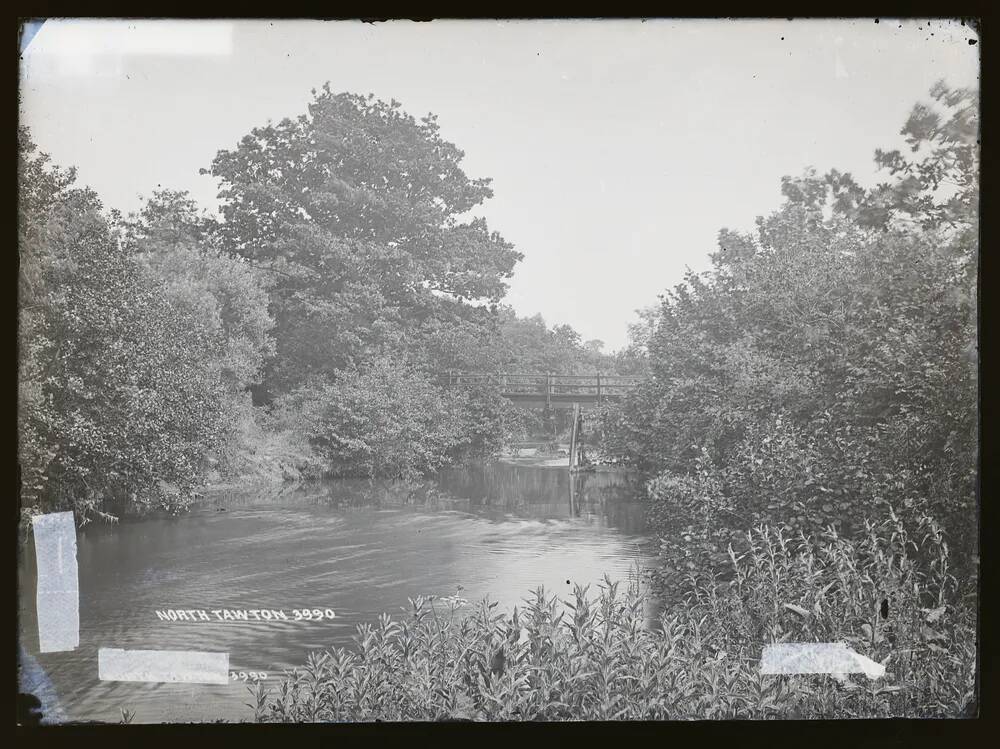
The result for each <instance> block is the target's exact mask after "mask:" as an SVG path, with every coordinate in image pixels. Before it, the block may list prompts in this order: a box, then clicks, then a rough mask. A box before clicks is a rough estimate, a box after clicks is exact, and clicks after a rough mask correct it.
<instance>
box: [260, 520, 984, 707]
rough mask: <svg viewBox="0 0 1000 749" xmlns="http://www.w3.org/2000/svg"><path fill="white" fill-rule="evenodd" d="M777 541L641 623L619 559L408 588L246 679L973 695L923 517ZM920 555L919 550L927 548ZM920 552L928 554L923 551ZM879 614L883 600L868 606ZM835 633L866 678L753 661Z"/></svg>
mask: <svg viewBox="0 0 1000 749" xmlns="http://www.w3.org/2000/svg"><path fill="white" fill-rule="evenodd" d="M866 527H867V535H866V537H865V538H864V539H863V540H861V541H859V542H858V543H856V544H855V543H851V542H850V541H847V540H845V539H843V538H841V537H839V536H837V535H836V533H833V532H829V533H827V534H824V535H820V536H814V537H805V536H800V537H799V538H798V540H794V539H793V536H792V532H791V531H790V529H788V528H780V527H779V528H759V529H756V530H754V531H752V532H751V533H750V534H749V535H748V537H747V551H746V553H744V554H743V555H740V556H737V555H736V554H735V553H734V554H733V555H732V558H731V560H730V564H731V569H730V579H729V580H728V581H720V580H718V579H715V578H714V577H712V576H701V577H699V576H695V577H694V578H693V579H692V580H691V582H692V587H691V588H690V589H689V592H688V595H687V597H686V600H685V601H684V602H683V603H682V604H680V605H678V606H676V607H674V608H672V609H669V610H667V611H666V612H665V613H664V614H663V615H662V617H661V622H660V626H659V627H658V628H650V627H646V626H644V620H645V616H644V610H645V608H646V604H647V601H646V597H645V594H643V593H642V592H641V590H640V587H639V584H638V582H637V580H638V578H637V576H633V577H632V578H631V579H630V580H629V581H628V584H627V589H626V590H624V591H622V592H619V584H618V583H612V582H611V581H610V580H607V579H605V583H604V584H603V585H602V586H600V590H599V594H598V595H597V597H596V598H594V597H591V596H588V591H587V589H585V588H580V587H579V586H577V588H576V590H575V593H574V596H573V599H572V600H571V601H566V602H564V603H563V605H562V606H559V605H558V603H557V601H556V599H555V597H546V595H545V593H544V591H543V590H541V589H540V590H538V591H536V592H535V594H534V596H533V597H532V598H531V599H530V600H529V601H528V602H527V604H526V606H525V607H524V608H523V609H521V610H519V609H517V608H515V609H514V611H513V612H512V613H511V614H505V613H502V612H499V611H498V610H497V604H496V603H495V602H489V601H482V602H481V603H480V604H479V605H478V606H477V607H476V610H475V612H474V613H473V614H471V615H468V616H464V617H463V616H461V614H460V610H461V608H462V606H463V604H464V602H463V601H461V600H460V599H456V598H455V597H451V598H447V599H440V600H439V599H435V598H433V597H431V598H418V599H416V600H411V602H410V604H411V605H410V610H409V613H408V614H407V615H406V616H405V617H404V618H403V619H401V620H394V619H392V618H391V617H389V616H388V615H385V614H383V615H382V617H381V618H380V619H379V621H378V623H377V624H376V625H374V626H373V625H368V624H365V625H361V626H359V628H358V636H357V638H356V640H357V647H356V649H355V650H353V651H351V650H347V649H344V648H334V649H332V650H330V651H327V652H325V653H322V654H318V653H313V654H311V655H310V656H309V658H308V661H307V664H306V665H305V666H304V667H302V668H299V669H295V670H293V671H292V672H290V673H289V674H288V675H287V678H286V679H284V680H283V681H282V682H281V683H280V684H279V685H278V686H277V687H276V688H275V689H273V690H267V689H265V688H264V687H263V686H261V685H257V686H256V687H255V688H253V690H252V691H253V692H254V694H255V708H256V710H255V714H256V719H257V720H258V721H260V722H271V721H274V722H316V721H323V722H344V721H376V720H381V721H388V720H397V721H398V720H416V721H419V720H449V719H463V718H464V719H474V720H497V721H499V720H578V719H589V720H601V719H609V720H616V719H622V720H665V719H666V720H670V719H715V720H718V719H728V718H752V719H764V718H848V717H890V716H891V717H956V716H958V715H963V714H969V712H970V711H972V710H973V709H974V706H975V655H976V640H975V604H974V601H971V602H970V600H969V599H967V598H962V597H960V596H959V595H958V594H957V592H956V589H955V586H954V583H953V580H951V578H950V577H949V574H948V570H947V551H946V547H945V545H944V543H943V541H942V539H941V538H940V535H939V534H937V531H936V529H935V527H934V526H933V524H928V525H925V526H924V527H922V528H920V529H917V530H918V532H920V531H922V532H925V533H926V534H927V536H926V538H924V540H923V541H922V543H920V545H921V546H923V547H925V551H927V552H928V554H930V555H931V556H930V557H928V559H927V561H926V562H924V563H918V562H917V561H916V560H915V558H914V556H913V553H912V548H913V546H914V544H915V543H916V542H917V539H920V538H922V536H916V537H911V536H910V535H909V534H908V533H907V532H906V529H905V528H904V527H903V526H902V525H901V523H900V521H899V520H898V519H892V518H890V519H887V520H886V521H884V522H881V523H868V524H867V526H866ZM934 555H936V556H934ZM931 557H933V558H931ZM883 613H884V614H885V616H883ZM788 641H817V642H820V641H844V642H846V643H847V644H848V645H849V646H850V647H852V648H853V649H855V650H856V651H857V652H859V653H861V654H863V655H867V656H868V657H870V658H872V659H874V660H878V661H881V662H882V663H883V664H884V665H886V666H887V673H886V675H885V677H884V678H882V679H879V680H874V681H869V680H868V679H867V677H864V676H857V675H855V676H849V677H845V678H843V679H842V680H840V679H835V678H833V677H831V676H829V675H821V674H820V675H795V676H775V675H763V674H760V673H759V666H758V664H759V660H760V656H761V650H762V647H763V646H764V645H765V644H767V643H771V642H788Z"/></svg>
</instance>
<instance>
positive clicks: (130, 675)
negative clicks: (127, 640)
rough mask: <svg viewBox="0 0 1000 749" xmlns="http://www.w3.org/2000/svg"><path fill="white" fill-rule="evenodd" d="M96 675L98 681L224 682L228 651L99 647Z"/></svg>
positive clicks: (225, 681)
mask: <svg viewBox="0 0 1000 749" xmlns="http://www.w3.org/2000/svg"><path fill="white" fill-rule="evenodd" d="M97 678H99V679H100V680H101V681H152V682H165V681H180V682H187V683H190V684H228V683H229V653H202V652H198V651H195V650H119V649H117V648H101V649H100V650H98V652H97Z"/></svg>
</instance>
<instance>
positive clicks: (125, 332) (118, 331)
mask: <svg viewBox="0 0 1000 749" xmlns="http://www.w3.org/2000/svg"><path fill="white" fill-rule="evenodd" d="M19 140H20V144H19V145H20V146H21V148H20V155H19V159H20V164H19V177H20V178H21V180H22V184H24V185H25V190H24V195H25V198H24V199H22V201H21V202H20V215H19V227H18V228H19V243H20V260H21V263H20V276H19V282H20V289H19V292H20V302H21V317H20V331H19V333H20V344H21V349H20V361H19V365H20V366H19V438H20V465H21V471H22V476H21V478H22V507H23V508H24V509H25V510H26V511H28V512H31V511H32V510H33V509H36V508H38V507H45V508H48V509H51V508H56V509H76V510H77V511H79V513H80V514H81V516H82V517H84V518H87V517H90V516H92V515H94V514H101V513H102V508H103V507H105V506H106V505H108V504H116V505H117V504H125V505H132V506H135V505H152V504H156V505H162V506H166V507H170V508H176V507H180V506H183V505H184V503H185V502H186V501H187V499H189V498H190V496H191V492H192V491H193V489H194V488H195V487H196V486H198V484H199V482H200V478H201V477H202V476H203V474H204V468H205V465H204V463H205V461H204V458H205V456H206V454H208V453H210V452H212V451H214V450H218V449H220V448H221V447H222V446H224V445H225V443H226V441H227V438H228V434H229V431H230V429H231V414H230V411H229V409H228V407H227V406H228V403H229V400H228V399H229V396H230V388H229V387H228V386H227V383H226V381H225V380H224V379H223V377H222V371H221V368H220V365H219V358H220V357H219V352H220V351H225V350H227V344H228V339H227V336H226V333H225V331H224V330H222V329H220V328H219V327H218V326H214V325H212V324H211V318H210V316H207V315H205V314H203V312H201V311H199V310H197V309H195V308H194V306H193V305H185V304H180V303H177V293H178V292H177V291H176V290H173V289H171V288H169V287H168V286H167V285H166V284H165V283H164V282H163V281H162V279H161V278H160V277H158V276H157V275H156V274H155V273H152V272H151V271H150V270H149V268H148V267H147V266H146V265H145V264H144V263H143V261H142V259H141V258H140V256H139V254H138V253H137V252H136V250H135V249H134V248H132V247H131V246H130V245H129V244H128V243H127V242H124V241H123V238H122V234H123V232H122V229H121V226H120V225H119V224H118V219H117V217H116V216H112V218H111V219H110V220H109V219H108V218H106V217H105V216H104V215H103V213H102V206H101V204H100V202H99V201H98V199H97V197H96V196H95V195H94V194H93V193H92V192H90V191H88V190H81V189H76V188H74V187H73V186H72V181H73V175H72V173H71V172H62V171H60V170H58V169H56V170H49V169H47V167H46V157H45V156H44V155H36V154H35V147H34V145H33V144H32V143H31V142H30V139H29V137H28V134H27V132H26V131H20V132H19Z"/></svg>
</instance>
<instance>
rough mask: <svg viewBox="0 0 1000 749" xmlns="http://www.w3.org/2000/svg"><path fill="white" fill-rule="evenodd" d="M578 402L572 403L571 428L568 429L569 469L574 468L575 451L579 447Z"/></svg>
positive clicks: (576, 451)
mask: <svg viewBox="0 0 1000 749" xmlns="http://www.w3.org/2000/svg"><path fill="white" fill-rule="evenodd" d="M580 421H581V419H580V404H579V403H574V404H573V429H572V430H571V431H570V437H569V467H570V469H573V468H576V465H577V457H578V456H577V453H578V451H579V449H580V432H579V430H580Z"/></svg>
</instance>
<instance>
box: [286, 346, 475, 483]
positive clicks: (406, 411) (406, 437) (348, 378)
mask: <svg viewBox="0 0 1000 749" xmlns="http://www.w3.org/2000/svg"><path fill="white" fill-rule="evenodd" d="M276 412H277V418H276V419H275V425H276V426H281V427H286V428H290V429H292V430H293V431H295V432H297V433H299V434H303V435H305V436H306V437H307V439H308V440H309V443H310V444H311V445H312V447H313V449H314V450H315V451H316V453H317V454H318V455H319V456H320V457H321V458H322V460H323V461H324V462H325V464H326V467H327V472H328V473H329V474H330V475H333V476H369V477H376V476H378V477H387V478H411V477H413V476H417V475H421V474H425V473H430V472H433V471H435V470H437V469H438V468H440V467H441V466H443V465H445V464H446V463H448V462H449V461H450V460H451V456H452V453H453V452H454V451H455V450H456V449H457V447H458V445H459V444H460V443H461V441H462V437H463V433H462V426H463V418H462V417H463V415H462V412H461V403H460V401H459V400H458V398H457V397H455V396H452V395H451V394H450V393H447V392H445V391H443V390H442V389H440V388H438V387H437V386H435V385H434V384H433V383H432V382H431V381H430V379H429V378H428V377H427V376H426V375H424V374H423V373H421V372H420V371H418V370H414V369H412V368H410V367H409V366H407V365H406V364H405V363H403V362H399V361H396V360H393V359H389V358H385V357H380V358H376V359H374V360H372V361H371V362H369V363H368V364H366V365H365V366H364V367H361V368H359V369H357V370H351V371H341V372H340V373H339V374H338V376H337V379H336V381H334V382H332V383H314V384H310V385H306V386H303V387H301V388H298V389H297V390H295V391H293V392H292V393H291V394H290V395H288V396H285V397H283V398H281V399H279V400H278V403H277V409H276Z"/></svg>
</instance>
